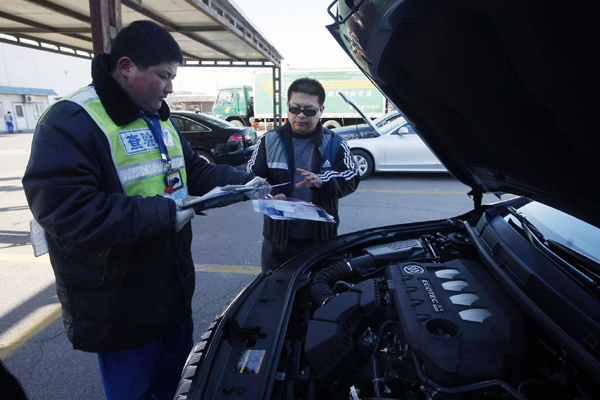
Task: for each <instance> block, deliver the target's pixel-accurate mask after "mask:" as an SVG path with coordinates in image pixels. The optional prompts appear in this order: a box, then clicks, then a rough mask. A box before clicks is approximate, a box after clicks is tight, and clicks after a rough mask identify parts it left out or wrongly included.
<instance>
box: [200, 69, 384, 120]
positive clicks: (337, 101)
mask: <svg viewBox="0 0 600 400" xmlns="http://www.w3.org/2000/svg"><path fill="white" fill-rule="evenodd" d="M304 77H309V78H312V79H316V80H318V81H319V82H321V84H322V85H323V88H325V95H326V97H325V110H324V112H323V116H322V118H321V121H322V122H323V126H325V127H327V128H330V129H332V128H338V127H340V126H344V125H354V124H361V123H363V122H364V121H363V119H362V117H361V116H360V115H359V114H358V113H357V112H356V110H354V108H352V107H351V106H350V105H349V104H348V103H346V102H345V101H344V100H343V99H342V97H340V94H339V92H344V93H346V94H347V95H348V96H350V97H351V98H352V99H353V100H354V101H355V102H356V103H358V104H359V105H360V107H361V109H362V110H363V111H364V112H365V113H366V114H367V116H368V117H369V118H377V117H380V116H382V115H383V114H385V113H386V112H387V111H388V102H387V99H386V98H385V96H383V95H382V94H381V92H380V91H379V89H377V88H376V87H375V86H374V85H373V83H371V81H370V80H368V79H367V78H366V77H365V75H364V74H363V73H362V72H360V71H359V70H330V71H316V70H292V71H282V73H281V95H282V117H283V118H284V119H285V118H286V116H287V89H288V87H289V86H290V84H291V83H292V82H293V81H294V80H296V79H298V78H304ZM212 111H213V114H214V115H215V116H216V117H218V118H221V119H225V120H227V121H230V122H232V123H234V124H236V125H240V126H243V125H245V126H250V125H254V126H255V127H257V129H261V130H262V129H264V130H267V129H271V128H272V126H273V75H272V74H271V72H261V73H256V74H255V75H254V86H230V87H224V88H222V89H220V90H219V93H218V95H217V100H216V101H215V104H214V105H213V109H212Z"/></svg>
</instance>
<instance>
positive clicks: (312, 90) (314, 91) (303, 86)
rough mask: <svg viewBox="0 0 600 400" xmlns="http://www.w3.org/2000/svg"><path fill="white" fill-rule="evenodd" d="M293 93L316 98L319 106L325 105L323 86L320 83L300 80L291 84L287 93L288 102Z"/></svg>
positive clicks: (312, 80)
mask: <svg viewBox="0 0 600 400" xmlns="http://www.w3.org/2000/svg"><path fill="white" fill-rule="evenodd" d="M293 92H297V93H306V94H309V95H311V96H317V98H318V102H319V106H322V105H323V103H325V89H323V85H321V83H319V81H317V80H315V79H311V78H300V79H296V80H295V81H294V82H292V84H291V85H290V87H289V88H288V92H287V96H288V101H290V98H291V97H292V93H293Z"/></svg>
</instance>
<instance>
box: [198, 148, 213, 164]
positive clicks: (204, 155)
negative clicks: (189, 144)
mask: <svg viewBox="0 0 600 400" xmlns="http://www.w3.org/2000/svg"><path fill="white" fill-rule="evenodd" d="M196 153H198V155H199V156H200V158H203V159H204V160H206V162H207V163H209V164H215V159H214V158H213V156H211V155H210V154H209V153H207V152H206V151H204V150H196Z"/></svg>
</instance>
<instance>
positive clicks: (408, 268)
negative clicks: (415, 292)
mask: <svg viewBox="0 0 600 400" xmlns="http://www.w3.org/2000/svg"><path fill="white" fill-rule="evenodd" d="M402 269H403V270H404V272H406V273H407V274H411V275H416V274H422V273H423V272H425V269H424V268H423V267H421V266H420V265H416V264H408V265H405V266H404V268H402Z"/></svg>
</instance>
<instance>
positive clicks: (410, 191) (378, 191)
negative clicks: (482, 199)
mask: <svg viewBox="0 0 600 400" xmlns="http://www.w3.org/2000/svg"><path fill="white" fill-rule="evenodd" d="M356 191H357V192H375V193H413V194H467V193H466V192H442V191H439V190H383V189H357V190H356Z"/></svg>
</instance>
